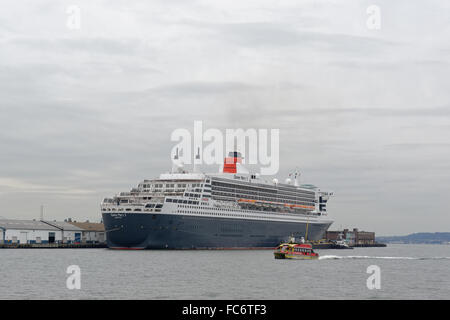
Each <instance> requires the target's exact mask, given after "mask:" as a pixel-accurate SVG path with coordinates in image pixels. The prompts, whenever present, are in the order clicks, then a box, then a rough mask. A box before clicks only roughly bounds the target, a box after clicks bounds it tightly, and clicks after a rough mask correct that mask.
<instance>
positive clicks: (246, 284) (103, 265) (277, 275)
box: [0, 245, 450, 299]
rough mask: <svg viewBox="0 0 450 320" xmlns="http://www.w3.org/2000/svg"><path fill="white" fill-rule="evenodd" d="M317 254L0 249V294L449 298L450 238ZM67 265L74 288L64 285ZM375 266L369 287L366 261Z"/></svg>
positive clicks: (41, 296)
mask: <svg viewBox="0 0 450 320" xmlns="http://www.w3.org/2000/svg"><path fill="white" fill-rule="evenodd" d="M317 251H318V252H319V254H320V255H321V259H320V260H311V261H306V260H275V259H274V258H273V253H272V251H270V250H263V251H259V250H258V251H251V250H250V251H203V250H199V251H114V250H108V249H3V250H0V281H1V287H2V288H1V290H0V299H450V277H449V276H448V275H449V272H450V246H449V245H390V246H388V247H386V248H356V249H354V250H317ZM69 265H78V266H79V267H80V268H81V289H80V290H69V289H67V287H66V279H67V277H68V276H69V275H68V274H66V269H67V267H68V266H69ZM370 265H377V266H379V267H380V269H381V289H379V290H377V289H374V290H369V289H368V288H367V286H366V280H367V278H368V277H369V276H370V274H368V273H366V270H367V267H368V266H370Z"/></svg>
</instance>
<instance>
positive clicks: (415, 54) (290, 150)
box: [0, 0, 450, 235]
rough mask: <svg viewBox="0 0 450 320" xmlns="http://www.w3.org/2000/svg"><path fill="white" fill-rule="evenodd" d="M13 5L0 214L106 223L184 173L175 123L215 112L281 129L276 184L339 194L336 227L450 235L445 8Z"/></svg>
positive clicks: (210, 117)
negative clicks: (108, 208)
mask: <svg viewBox="0 0 450 320" xmlns="http://www.w3.org/2000/svg"><path fill="white" fill-rule="evenodd" d="M372 5H375V6H377V8H378V9H379V10H380V11H379V12H380V15H379V20H377V21H379V28H373V25H371V24H370V23H368V20H370V19H372V18H373V15H372V12H369V13H368V11H367V10H368V8H369V7H370V6H372ZM71 6H72V7H73V6H75V8H77V9H79V13H80V14H79V17H80V20H79V22H80V24H79V25H75V27H74V25H73V24H71V22H73V21H74V20H73V17H74V15H73V11H70V9H69V8H71ZM2 9H3V10H1V12H0V146H1V151H0V164H1V165H0V217H4V218H22V219H34V218H35V219H38V218H39V216H40V206H41V205H44V217H45V218H46V219H52V220H53V219H56V220H62V219H65V218H68V217H72V219H75V220H79V221H84V220H87V219H88V220H90V221H99V220H100V210H99V208H100V202H101V200H102V199H103V198H104V197H109V196H112V195H114V194H116V193H117V192H120V191H128V190H129V189H131V188H132V187H134V186H136V185H137V184H138V183H139V182H140V181H141V180H143V179H149V178H154V177H157V176H158V175H159V174H160V173H162V172H167V171H168V170H170V168H171V159H170V151H171V149H172V147H173V146H174V144H175V142H172V141H170V135H171V133H172V132H173V131H174V130H175V129H178V128H186V129H188V130H190V131H191V132H192V131H193V126H194V121H195V120H201V121H203V126H204V127H205V129H206V128H218V129H220V130H225V129H227V128H231V129H236V128H243V129H249V128H261V129H269V130H270V129H279V130H280V170H279V173H278V174H277V177H278V178H279V179H282V180H284V179H285V178H286V177H287V175H288V173H289V172H292V170H293V168H295V167H299V168H300V171H301V173H302V175H301V182H302V183H311V184H314V185H317V186H319V187H321V189H324V190H331V191H333V192H334V193H335V196H334V197H333V198H332V199H331V200H330V201H329V204H328V212H329V215H330V216H331V217H332V218H333V219H335V222H334V224H333V226H332V227H331V229H341V228H354V227H357V228H359V229H362V230H367V231H375V232H376V233H377V235H401V234H408V233H412V232H422V231H424V232H449V231H450V215H449V214H448V200H447V197H448V193H449V190H450V188H449V187H450V148H449V145H450V142H449V137H450V90H449V89H450V84H449V80H448V76H449V74H450V41H449V39H450V18H449V17H450V15H449V9H450V2H448V1H446V0H439V1H438V0H431V1H418V0H416V1H410V0H403V1H401V0H399V1H384V0H371V1H364V0H361V1H356V0H353V1H331V0H330V1H324V0H307V1H275V0H273V1H272V0H271V1H268V0H258V1H256V0H255V1H229V0H228V1H225V0H220V1H206V0H205V1H178V0H175V1H113V2H112V1H99V0H89V1H85V0H83V1H81V0H71V1H47V0H32V1H11V0H2ZM68 10H69V11H68ZM369 11H370V10H369ZM370 21H372V20H370ZM78 26H79V28H77V27H78ZM205 170H206V169H205ZM217 170H218V168H217V167H213V168H211V170H209V171H211V172H217ZM207 171H208V170H207Z"/></svg>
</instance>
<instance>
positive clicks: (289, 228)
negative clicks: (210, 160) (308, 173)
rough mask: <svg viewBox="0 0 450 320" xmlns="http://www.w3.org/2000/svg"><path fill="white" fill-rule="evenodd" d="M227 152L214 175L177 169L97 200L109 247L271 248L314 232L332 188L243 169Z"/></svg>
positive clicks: (321, 228) (316, 235)
mask: <svg viewBox="0 0 450 320" xmlns="http://www.w3.org/2000/svg"><path fill="white" fill-rule="evenodd" d="M242 168H243V166H242V156H241V153H239V152H230V153H229V155H228V157H227V158H225V161H224V165H223V169H222V170H221V172H219V173H216V174H207V173H197V172H187V171H185V170H184V168H182V167H181V168H178V169H176V170H172V172H171V173H163V174H161V175H160V176H159V178H156V179H152V180H144V181H142V182H141V183H139V185H138V186H137V188H133V189H131V191H130V192H121V193H119V194H118V195H116V196H114V197H112V198H106V199H104V200H103V202H102V204H101V211H102V217H103V222H104V224H105V230H106V235H107V236H106V237H107V244H108V247H109V248H112V249H214V248H216V249H219V248H220V249H242V248H274V247H276V246H277V245H278V244H279V243H280V242H283V241H287V240H288V239H289V238H290V237H291V236H295V237H304V238H305V239H308V240H319V239H321V238H322V237H323V236H324V234H325V231H326V230H327V229H328V227H329V226H330V225H331V223H332V222H333V221H332V219H330V218H329V217H328V214H327V209H326V207H327V201H328V200H329V198H330V197H331V196H332V195H333V193H332V192H327V191H322V190H320V189H319V188H317V187H315V186H313V185H300V184H299V183H298V182H297V175H295V179H290V178H288V179H286V181H284V183H279V182H278V180H277V179H273V180H272V181H267V180H265V179H263V178H261V177H260V176H259V175H257V174H251V173H249V172H248V171H246V170H245V169H244V170H242Z"/></svg>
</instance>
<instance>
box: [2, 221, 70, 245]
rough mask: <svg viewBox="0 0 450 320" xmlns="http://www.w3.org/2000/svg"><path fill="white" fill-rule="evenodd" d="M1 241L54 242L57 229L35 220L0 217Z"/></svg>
mask: <svg viewBox="0 0 450 320" xmlns="http://www.w3.org/2000/svg"><path fill="white" fill-rule="evenodd" d="M0 230H1V238H0V241H1V242H2V243H17V244H24V243H25V244H26V243H56V242H58V241H60V240H61V238H60V237H58V234H59V230H58V229H57V228H55V227H52V226H50V225H48V224H46V223H44V222H41V221H36V220H12V219H0Z"/></svg>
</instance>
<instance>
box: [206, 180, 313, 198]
mask: <svg viewBox="0 0 450 320" xmlns="http://www.w3.org/2000/svg"><path fill="white" fill-rule="evenodd" d="M212 184H213V185H214V186H217V187H222V188H227V189H231V190H250V191H254V192H266V193H271V194H274V193H286V194H292V195H299V194H301V195H306V196H313V197H314V195H315V193H314V192H310V191H304V190H287V189H286V188H279V189H271V188H258V187H254V186H243V185H238V184H229V183H222V182H216V181H213V182H212Z"/></svg>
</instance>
